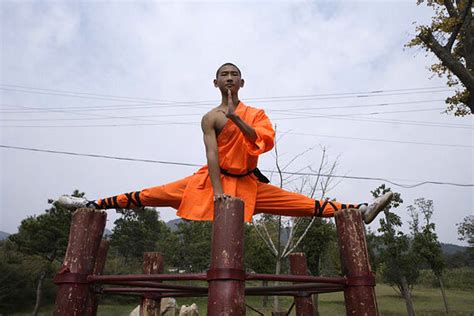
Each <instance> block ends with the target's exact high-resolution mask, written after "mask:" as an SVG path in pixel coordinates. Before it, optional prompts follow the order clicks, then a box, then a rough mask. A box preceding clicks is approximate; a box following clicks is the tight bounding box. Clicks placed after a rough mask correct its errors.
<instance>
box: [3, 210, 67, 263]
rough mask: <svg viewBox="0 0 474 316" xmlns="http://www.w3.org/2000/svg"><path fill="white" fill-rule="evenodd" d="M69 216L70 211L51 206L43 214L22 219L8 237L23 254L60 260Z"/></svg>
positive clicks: (62, 254) (63, 250)
mask: <svg viewBox="0 0 474 316" xmlns="http://www.w3.org/2000/svg"><path fill="white" fill-rule="evenodd" d="M71 218H72V214H71V212H70V211H68V210H65V209H62V208H57V207H52V208H50V209H49V210H46V213H44V214H41V215H39V216H30V217H28V218H26V219H24V220H23V221H22V222H21V224H20V227H19V228H18V233H16V234H13V235H10V237H9V239H10V240H11V241H12V242H14V243H15V244H16V245H17V246H18V250H19V251H21V252H23V253H25V254H28V255H38V256H40V257H42V258H44V259H46V260H47V261H49V262H52V261H53V260H61V258H62V257H63V256H64V254H65V252H66V247H67V243H68V238H69V227H70V225H71Z"/></svg>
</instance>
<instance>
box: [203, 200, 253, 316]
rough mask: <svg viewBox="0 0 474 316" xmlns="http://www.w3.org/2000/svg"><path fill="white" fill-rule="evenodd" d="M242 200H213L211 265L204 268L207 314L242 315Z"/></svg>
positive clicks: (243, 281)
mask: <svg viewBox="0 0 474 316" xmlns="http://www.w3.org/2000/svg"><path fill="white" fill-rule="evenodd" d="M243 242H244V202H243V201H242V200H240V199H237V198H229V199H225V200H218V201H216V202H215V203H214V222H213V225H212V250H211V267H210V269H209V271H208V272H207V278H208V281H209V298H208V303H207V313H208V315H209V316H221V315H226V316H232V315H236V316H241V315H245V271H244V263H243V254H244V245H243Z"/></svg>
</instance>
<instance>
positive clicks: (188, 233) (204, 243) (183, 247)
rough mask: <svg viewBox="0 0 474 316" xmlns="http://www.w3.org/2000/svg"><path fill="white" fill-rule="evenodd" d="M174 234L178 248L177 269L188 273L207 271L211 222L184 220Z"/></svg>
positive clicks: (209, 254)
mask: <svg viewBox="0 0 474 316" xmlns="http://www.w3.org/2000/svg"><path fill="white" fill-rule="evenodd" d="M176 234H177V235H178V238H179V246H178V247H177V248H176V251H177V252H178V256H179V259H180V260H179V265H178V267H179V268H181V269H184V270H186V271H189V272H202V271H205V270H207V269H209V265H210V258H211V239H212V222H207V221H188V220H184V221H183V222H181V223H179V224H178V230H177V231H176Z"/></svg>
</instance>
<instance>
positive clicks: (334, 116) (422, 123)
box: [0, 106, 473, 129]
mask: <svg viewBox="0 0 474 316" xmlns="http://www.w3.org/2000/svg"><path fill="white" fill-rule="evenodd" d="M18 107H25V108H28V107H26V106H18ZM439 109H440V108H430V109H412V110H399V111H386V112H370V113H357V114H354V113H352V114H331V115H328V114H320V115H316V114H313V113H311V114H305V113H301V112H298V113H296V114H297V116H294V114H293V115H292V114H290V113H288V115H292V117H286V118H276V119H273V121H278V120H295V119H310V118H326V119H340V120H352V121H365V122H375V123H386V124H405V125H414V126H432V127H446V128H464V129H472V128H473V127H472V126H471V125H466V124H452V123H438V122H426V121H410V120H394V119H391V120H387V119H380V118H377V119H373V118H344V116H345V117H356V116H363V115H379V114H385V113H387V114H388V113H408V112H420V111H432V110H439ZM270 111H271V110H270ZM51 112H57V113H66V114H79V115H85V116H88V117H90V116H93V117H94V116H97V117H101V118H103V119H126V120H132V121H143V122H152V123H155V124H109V125H105V124H102V125H90V124H88V125H3V126H0V127H2V128H3V127H5V128H8V127H15V128H22V127H28V128H61V127H66V128H73V127H119V126H154V125H174V124H178V125H183V124H184V125H188V124H192V125H194V124H199V122H169V121H155V120H150V119H144V118H142V117H162V116H166V115H146V116H110V115H98V114H88V113H82V111H81V112H76V111H72V112H69V111H66V110H55V111H51ZM283 114H286V113H283ZM197 115H200V114H197V113H196V114H183V115H182V116H197ZM169 116H181V115H180V114H171V115H169ZM60 120H71V119H44V121H60ZM76 120H78V119H76ZM0 121H41V120H40V119H17V120H15V119H4V120H0Z"/></svg>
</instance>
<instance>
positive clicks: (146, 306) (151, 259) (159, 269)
mask: <svg viewBox="0 0 474 316" xmlns="http://www.w3.org/2000/svg"><path fill="white" fill-rule="evenodd" d="M161 273H163V256H162V255H161V254H160V253H159V252H145V253H144V254H143V274H161ZM160 302H161V299H159V298H158V299H153V298H146V297H143V298H142V302H141V305H140V316H159V315H160Z"/></svg>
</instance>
